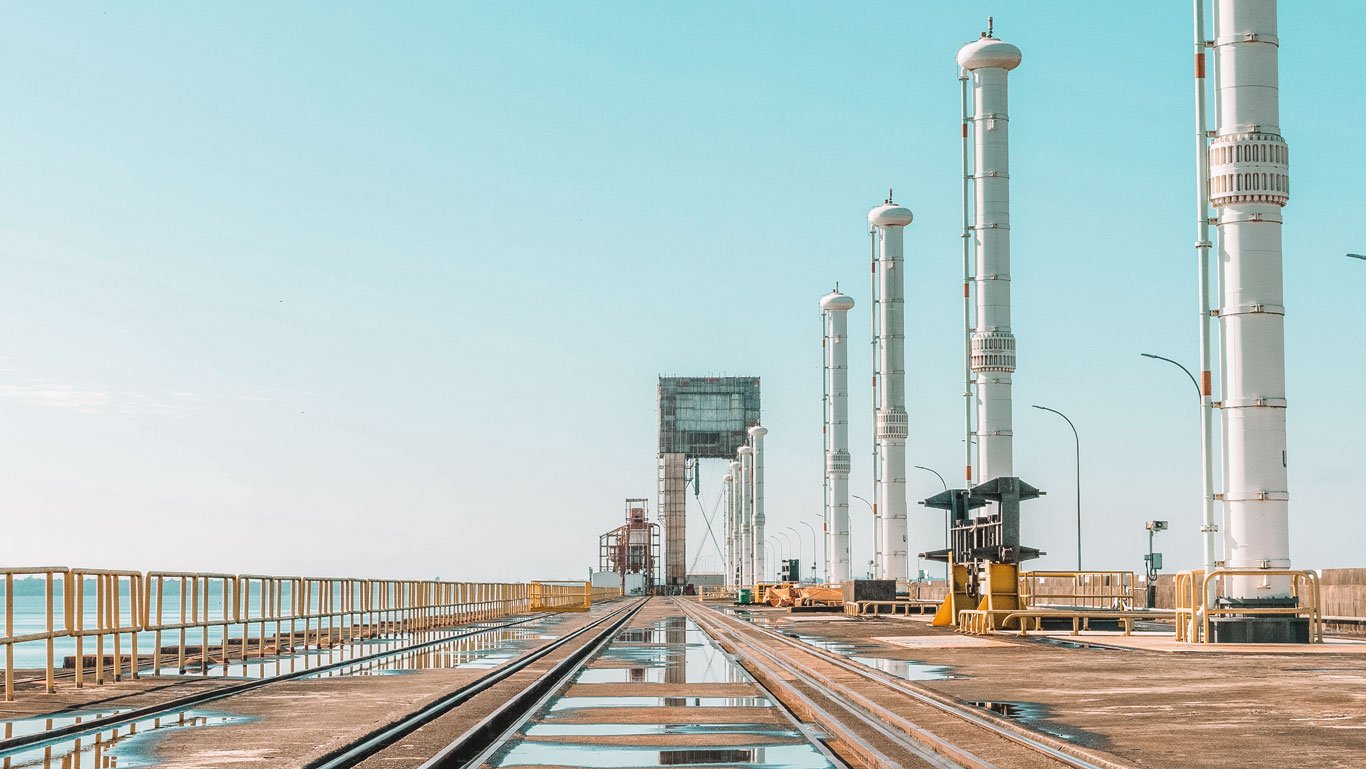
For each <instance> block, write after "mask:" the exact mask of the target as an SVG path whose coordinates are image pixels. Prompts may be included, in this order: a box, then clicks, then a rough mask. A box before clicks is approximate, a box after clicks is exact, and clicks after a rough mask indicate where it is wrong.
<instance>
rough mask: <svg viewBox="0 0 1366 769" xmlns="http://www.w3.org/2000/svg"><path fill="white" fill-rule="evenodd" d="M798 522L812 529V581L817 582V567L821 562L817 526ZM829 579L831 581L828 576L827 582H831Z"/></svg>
mask: <svg viewBox="0 0 1366 769" xmlns="http://www.w3.org/2000/svg"><path fill="white" fill-rule="evenodd" d="M797 523H800V524H801V525H803V526H805V527H806V528H807V529H810V530H811V581H812V582H815V581H816V567H817V565H818V564H819V563H820V560H819V559H818V558H816V540H817V539H818V537H817V536H816V527H814V526H812V525H811V524H809V523H807V522H806V521H797ZM829 581H830V579H829V578H828V577H827V578H826V582H829Z"/></svg>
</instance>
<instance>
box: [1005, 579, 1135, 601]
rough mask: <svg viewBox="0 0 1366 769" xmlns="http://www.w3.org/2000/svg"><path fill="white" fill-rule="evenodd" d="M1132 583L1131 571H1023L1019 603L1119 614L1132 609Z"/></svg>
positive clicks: (1133, 580)
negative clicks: (1082, 608)
mask: <svg viewBox="0 0 1366 769" xmlns="http://www.w3.org/2000/svg"><path fill="white" fill-rule="evenodd" d="M1134 582H1135V577H1134V573H1133V572H1132V571H1026V572H1021V573H1020V602H1021V604H1022V605H1023V606H1026V607H1039V606H1068V607H1073V606H1087V607H1091V608H1095V609H1109V610H1114V611H1122V610H1127V609H1132V608H1134Z"/></svg>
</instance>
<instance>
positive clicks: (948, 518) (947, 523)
mask: <svg viewBox="0 0 1366 769" xmlns="http://www.w3.org/2000/svg"><path fill="white" fill-rule="evenodd" d="M915 469H917V470H924V471H925V472H929V473H934V477H936V478H938V479H939V485H940V486H943V487H944V491H948V490H949V484H948V482H947V481H945V480H944V476H942V475H940V474H939V471H938V470H935V469H934V468H931V467H925V466H924V465H916V466H915ZM952 527H953V511H952V510H945V511H944V549H945V550H951V549H952V548H953V543H952V542H951V541H950V539H949V530H950V529H951V528H952ZM948 578H949V562H948V561H945V562H944V580H945V581H947V580H948Z"/></svg>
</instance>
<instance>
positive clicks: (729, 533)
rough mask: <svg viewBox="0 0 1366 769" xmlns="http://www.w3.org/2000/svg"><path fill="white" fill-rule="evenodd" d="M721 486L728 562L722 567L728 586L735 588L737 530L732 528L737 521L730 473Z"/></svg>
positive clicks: (722, 480) (732, 479)
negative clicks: (733, 567) (732, 566)
mask: <svg viewBox="0 0 1366 769" xmlns="http://www.w3.org/2000/svg"><path fill="white" fill-rule="evenodd" d="M721 487H722V489H723V490H724V493H723V494H722V495H721V498H722V499H723V500H724V508H725V512H724V515H725V520H724V521H723V525H724V533H725V540H726V545H725V550H724V553H725V560H726V562H725V563H724V564H722V566H721V568H722V569H723V570H724V571H725V579H726V587H728V588H734V587H735V570H734V569H732V568H731V564H732V563H734V555H735V532H734V531H733V530H732V527H733V526H734V524H735V522H734V521H733V520H732V519H731V515H732V514H733V513H734V504H735V479H734V478H733V477H731V474H730V473H726V477H725V478H722V479H721Z"/></svg>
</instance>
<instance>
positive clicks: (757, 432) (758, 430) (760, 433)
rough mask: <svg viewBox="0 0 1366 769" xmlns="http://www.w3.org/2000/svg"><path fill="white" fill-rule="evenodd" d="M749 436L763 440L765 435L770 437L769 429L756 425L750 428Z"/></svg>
mask: <svg viewBox="0 0 1366 769" xmlns="http://www.w3.org/2000/svg"><path fill="white" fill-rule="evenodd" d="M749 434H750V435H753V436H755V437H756V438H762V437H764V436H765V435H768V428H767V427H764V426H763V425H755V426H753V427H751V428H749Z"/></svg>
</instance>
